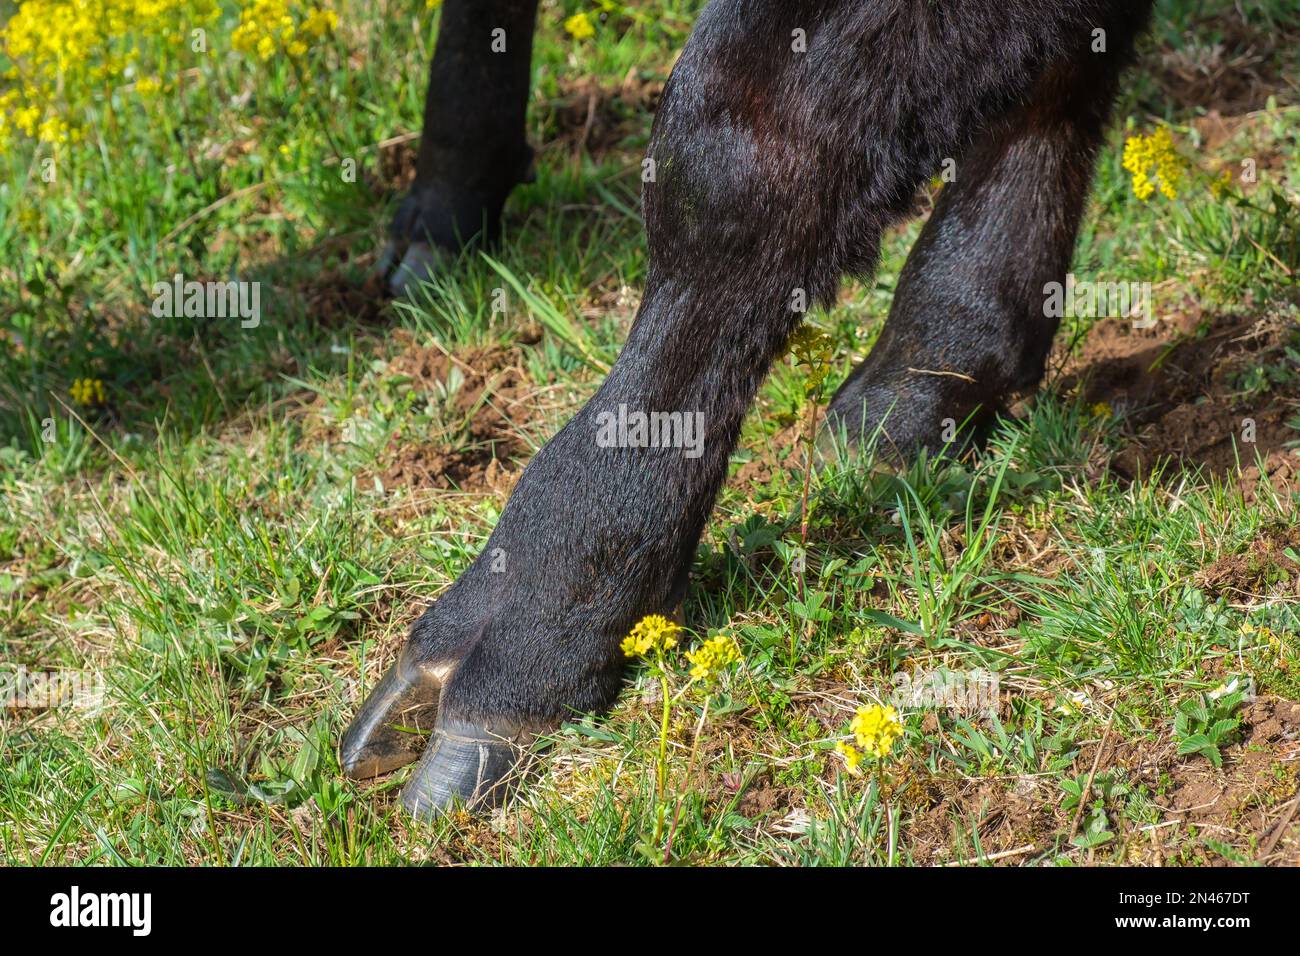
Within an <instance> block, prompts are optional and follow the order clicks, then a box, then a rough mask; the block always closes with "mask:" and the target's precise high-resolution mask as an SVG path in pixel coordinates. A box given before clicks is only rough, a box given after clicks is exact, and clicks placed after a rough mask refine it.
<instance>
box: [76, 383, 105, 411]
mask: <svg viewBox="0 0 1300 956" xmlns="http://www.w3.org/2000/svg"><path fill="white" fill-rule="evenodd" d="M68 391H69V392H70V393H71V395H72V400H73V401H74V402H76V403H77V404H78V405H103V404H104V401H105V398H104V383H103V382H102V381H101V380H99V379H97V378H79V379H76V380H75V381H74V382H73V383H72V387H71V388H70V389H68Z"/></svg>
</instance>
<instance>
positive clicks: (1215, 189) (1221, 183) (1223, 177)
mask: <svg viewBox="0 0 1300 956" xmlns="http://www.w3.org/2000/svg"><path fill="white" fill-rule="evenodd" d="M1231 192H1232V170H1231V169H1228V168H1227V167H1226V166H1225V167H1224V168H1223V171H1222V172H1220V173H1219V175H1218V178H1216V179H1212V180H1210V193H1211V195H1213V196H1214V198H1215V199H1222V198H1223V197H1224V196H1226V195H1228V194H1229V193H1231Z"/></svg>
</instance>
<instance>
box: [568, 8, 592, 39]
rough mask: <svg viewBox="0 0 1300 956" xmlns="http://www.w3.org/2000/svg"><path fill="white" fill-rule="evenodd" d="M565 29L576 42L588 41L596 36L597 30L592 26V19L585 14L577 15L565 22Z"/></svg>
mask: <svg viewBox="0 0 1300 956" xmlns="http://www.w3.org/2000/svg"><path fill="white" fill-rule="evenodd" d="M564 29H565V30H566V31H567V32H568V34H569V36H571V37H573V38H574V39H575V40H586V39H589V38H590V37H594V36H595V35H596V28H595V27H594V26H592V25H591V17H589V16H587V14H586V13H585V12H584V13H575V14H574V15H573V16H571V17H569V18H568V19H567V20H565V21H564Z"/></svg>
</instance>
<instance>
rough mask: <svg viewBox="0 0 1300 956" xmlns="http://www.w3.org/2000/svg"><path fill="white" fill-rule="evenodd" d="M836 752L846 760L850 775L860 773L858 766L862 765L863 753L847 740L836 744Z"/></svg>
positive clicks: (845, 763)
mask: <svg viewBox="0 0 1300 956" xmlns="http://www.w3.org/2000/svg"><path fill="white" fill-rule="evenodd" d="M835 752H836V753H837V754H839V755H840V756H841V757H843V758H844V766H845V767H846V768H847V769H848V771H849V773H858V772H859V771H858V764H860V763H862V751H861V750H859V749H858V748H857V747H855V746H853V744H851V743H849V742H848V741H847V740H841V741H839V742H837V743H836V744H835Z"/></svg>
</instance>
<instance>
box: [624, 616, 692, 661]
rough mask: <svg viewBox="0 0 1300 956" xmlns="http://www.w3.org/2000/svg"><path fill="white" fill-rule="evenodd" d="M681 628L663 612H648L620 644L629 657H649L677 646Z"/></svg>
mask: <svg viewBox="0 0 1300 956" xmlns="http://www.w3.org/2000/svg"><path fill="white" fill-rule="evenodd" d="M679 633H681V628H680V627H679V626H678V625H676V624H674V623H673V622H672V621H670V620H668V618H666V617H664V616H663V615H662V614H648V615H646V616H645V617H643V618H641V620H640V621H638V622H637V624H636V626H635V627H633V628H632V633H630V634H629V635H628V636H627V637H625V638H623V643H622V645H620V646H621V647H622V648H623V653H624V655H626V656H627V657H648V656H649V655H651V654H654V653H662V652H663V651H666V650H669V649H671V648H674V647H676V646H677V635H678V634H679Z"/></svg>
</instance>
